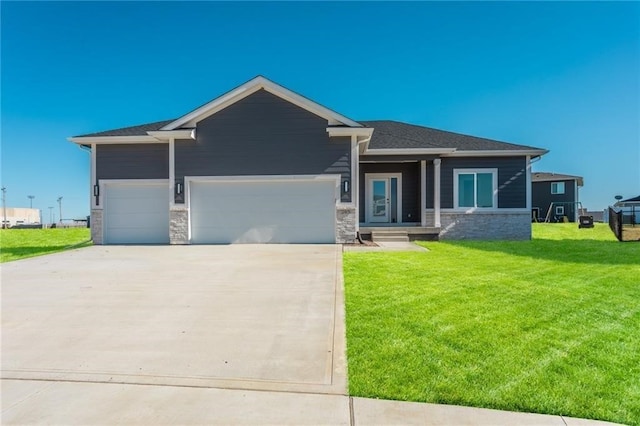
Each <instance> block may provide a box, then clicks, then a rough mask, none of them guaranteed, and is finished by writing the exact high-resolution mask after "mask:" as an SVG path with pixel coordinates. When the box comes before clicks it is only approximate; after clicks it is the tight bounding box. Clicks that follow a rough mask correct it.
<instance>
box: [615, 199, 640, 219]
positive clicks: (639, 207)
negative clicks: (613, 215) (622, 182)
mask: <svg viewBox="0 0 640 426" xmlns="http://www.w3.org/2000/svg"><path fill="white" fill-rule="evenodd" d="M614 206H615V207H618V208H619V209H620V210H621V211H622V221H623V223H625V224H632V225H638V224H640V195H639V196H637V197H633V198H627V199H626V200H620V201H618V202H617V203H615V204H614Z"/></svg>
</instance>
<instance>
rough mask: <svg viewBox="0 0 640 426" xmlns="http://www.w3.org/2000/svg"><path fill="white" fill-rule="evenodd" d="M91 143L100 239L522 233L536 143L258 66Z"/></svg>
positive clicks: (349, 238) (346, 239) (293, 239)
mask: <svg viewBox="0 0 640 426" xmlns="http://www.w3.org/2000/svg"><path fill="white" fill-rule="evenodd" d="M70 140H71V141H72V142H74V143H76V144H78V145H80V146H81V147H83V148H85V149H87V150H89V151H90V152H91V186H92V194H91V225H92V226H91V228H92V237H93V240H94V242H95V243H96V244H120V243H171V244H209V243H237V242H247V243H248V242H258V243H263V242H282V243H352V242H354V241H355V240H356V238H357V235H358V233H360V235H362V236H364V237H365V238H366V237H370V236H371V237H373V238H377V237H379V236H384V234H385V232H386V233H387V235H395V236H401V237H402V238H405V239H408V238H411V239H416V238H443V239H446V238H450V239H464V238H476V239H478V238H486V239H528V238H530V236H531V226H530V211H531V194H530V192H529V190H530V177H531V176H530V162H531V159H533V158H536V157H539V156H541V155H543V154H545V153H546V152H547V151H546V150H543V149H539V148H532V147H528V146H522V145H515V144H510V143H504V142H498V141H493V140H489V139H484V138H478V137H473V136H466V135H461V134H456V133H451V132H445V131H441V130H435V129H430V128H426V127H421V126H415V125H411V124H405V123H400V122H395V121H359V122H356V121H354V120H351V119H349V118H347V117H345V116H343V115H341V114H339V113H337V112H335V111H332V110H330V109H328V108H326V107H324V106H322V105H319V104H317V103H315V102H313V101H311V100H309V99H307V98H304V97H303V96H301V95H299V94H297V93H294V92H292V91H290V90H288V89H286V88H284V87H282V86H280V85H278V84H276V83H274V82H272V81H270V80H268V79H266V78H264V77H261V76H259V77H256V78H254V79H252V80H250V81H248V82H247V83H245V84H243V85H241V86H239V87H237V88H235V89H233V90H231V91H230V92H228V93H225V94H224V95H222V96H220V97H218V98H216V99H214V100H213V101H211V102H209V103H207V104H205V105H203V106H201V107H199V108H197V109H195V110H193V111H191V112H189V113H187V114H186V115H184V116H182V117H179V118H177V119H173V120H167V121H161V122H157V123H150V124H144V125H140V126H134V127H127V128H122V129H116V130H109V131H105V132H99V133H92V134H87V135H82V136H76V137H72V138H70Z"/></svg>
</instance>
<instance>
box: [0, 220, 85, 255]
mask: <svg viewBox="0 0 640 426" xmlns="http://www.w3.org/2000/svg"><path fill="white" fill-rule="evenodd" d="M90 238H91V236H90V233H89V229H87V228H68V229H64V228H62V229H0V262H9V261H12V260H18V259H23V258H25V257H32V256H40V255H43V254H50V253H55V252H59V251H63V250H66V249H68V248H70V247H71V246H73V247H85V246H89V245H91V242H90V241H89V239H90Z"/></svg>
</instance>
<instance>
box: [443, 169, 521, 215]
mask: <svg viewBox="0 0 640 426" xmlns="http://www.w3.org/2000/svg"><path fill="white" fill-rule="evenodd" d="M478 168H497V169H498V208H526V207H527V177H526V157H510V158H500V157H475V158H446V157H444V158H442V164H441V171H440V173H441V178H440V179H441V180H440V183H441V191H442V202H441V207H442V208H445V209H447V208H449V209H451V208H453V169H478Z"/></svg>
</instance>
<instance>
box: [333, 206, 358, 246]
mask: <svg viewBox="0 0 640 426" xmlns="http://www.w3.org/2000/svg"><path fill="white" fill-rule="evenodd" d="M355 241H356V209H355V207H352V206H342V205H337V206H336V243H338V244H350V243H354V242H355Z"/></svg>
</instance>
